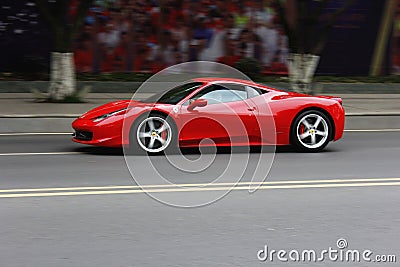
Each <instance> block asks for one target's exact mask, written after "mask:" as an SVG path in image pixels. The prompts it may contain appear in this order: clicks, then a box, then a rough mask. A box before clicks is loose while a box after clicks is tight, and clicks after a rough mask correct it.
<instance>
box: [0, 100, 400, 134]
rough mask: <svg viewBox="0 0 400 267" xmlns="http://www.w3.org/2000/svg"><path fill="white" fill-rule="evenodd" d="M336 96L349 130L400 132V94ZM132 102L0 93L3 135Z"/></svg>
mask: <svg viewBox="0 0 400 267" xmlns="http://www.w3.org/2000/svg"><path fill="white" fill-rule="evenodd" d="M147 95H148V94H142V95H140V96H138V97H139V98H143V97H146V96H147ZM336 96H340V97H342V98H343V106H344V108H345V110H346V128H347V129H394V128H400V94H336ZM130 98H131V94H127V93H90V94H88V95H87V96H86V98H85V100H86V101H87V103H76V104H66V103H38V102H35V101H34V98H33V96H32V94H30V93H0V133H21V132H35V133H36V132H72V129H71V126H70V125H71V122H72V121H73V120H74V119H75V118H77V117H78V116H80V115H81V114H83V113H85V112H86V111H88V110H90V109H92V108H94V107H97V106H99V105H101V104H105V103H108V102H111V101H114V100H119V99H130Z"/></svg>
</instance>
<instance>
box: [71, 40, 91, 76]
mask: <svg viewBox="0 0 400 267" xmlns="http://www.w3.org/2000/svg"><path fill="white" fill-rule="evenodd" d="M74 60H75V68H76V71H77V72H92V71H93V49H92V44H91V41H90V39H88V38H85V39H82V40H80V41H78V49H77V50H76V51H75V53H74Z"/></svg>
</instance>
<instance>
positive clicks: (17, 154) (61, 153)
mask: <svg viewBox="0 0 400 267" xmlns="http://www.w3.org/2000/svg"><path fill="white" fill-rule="evenodd" d="M78 154H84V153H82V152H31V153H0V156H46V155H78Z"/></svg>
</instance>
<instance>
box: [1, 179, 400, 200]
mask: <svg viewBox="0 0 400 267" xmlns="http://www.w3.org/2000/svg"><path fill="white" fill-rule="evenodd" d="M372 186H400V182H386V183H344V184H341V183H337V184H303V185H276V186H270V185H268V186H267V185H264V186H260V187H259V188H258V190H267V189H303V188H339V187H372ZM248 189H249V187H248V186H239V187H233V188H232V187H205V188H164V189H149V190H144V191H143V190H140V189H137V190H113V191H110V190H99V191H81V192H47V193H20V194H18V193H16V194H1V195H0V198H21V197H51V196H80V195H116V194H137V193H168V192H169V193H174V192H202V191H229V190H235V191H236V190H242V191H243V190H248Z"/></svg>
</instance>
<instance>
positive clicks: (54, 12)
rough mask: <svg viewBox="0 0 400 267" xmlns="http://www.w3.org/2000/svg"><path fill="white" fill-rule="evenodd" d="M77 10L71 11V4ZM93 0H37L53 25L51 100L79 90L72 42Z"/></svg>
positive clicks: (42, 11)
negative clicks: (73, 4)
mask: <svg viewBox="0 0 400 267" xmlns="http://www.w3.org/2000/svg"><path fill="white" fill-rule="evenodd" d="M72 2H74V3H75V4H76V9H75V11H74V12H71V4H72ZM92 3H93V0H84V1H73V0H53V1H49V0H36V5H37V8H38V10H39V12H40V14H41V15H42V17H43V18H44V19H45V20H46V21H47V23H48V24H49V27H50V31H51V35H52V39H53V50H52V53H51V70H50V86H49V100H51V101H54V100H62V99H64V98H65V97H66V96H68V95H72V94H73V93H74V92H75V91H76V77H75V75H76V74H75V65H74V61H73V60H74V57H73V51H72V48H73V42H74V40H75V38H76V36H77V33H78V31H79V29H80V28H81V26H82V24H83V21H84V18H85V16H86V14H87V11H88V10H89V8H90V6H91V5H92Z"/></svg>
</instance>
